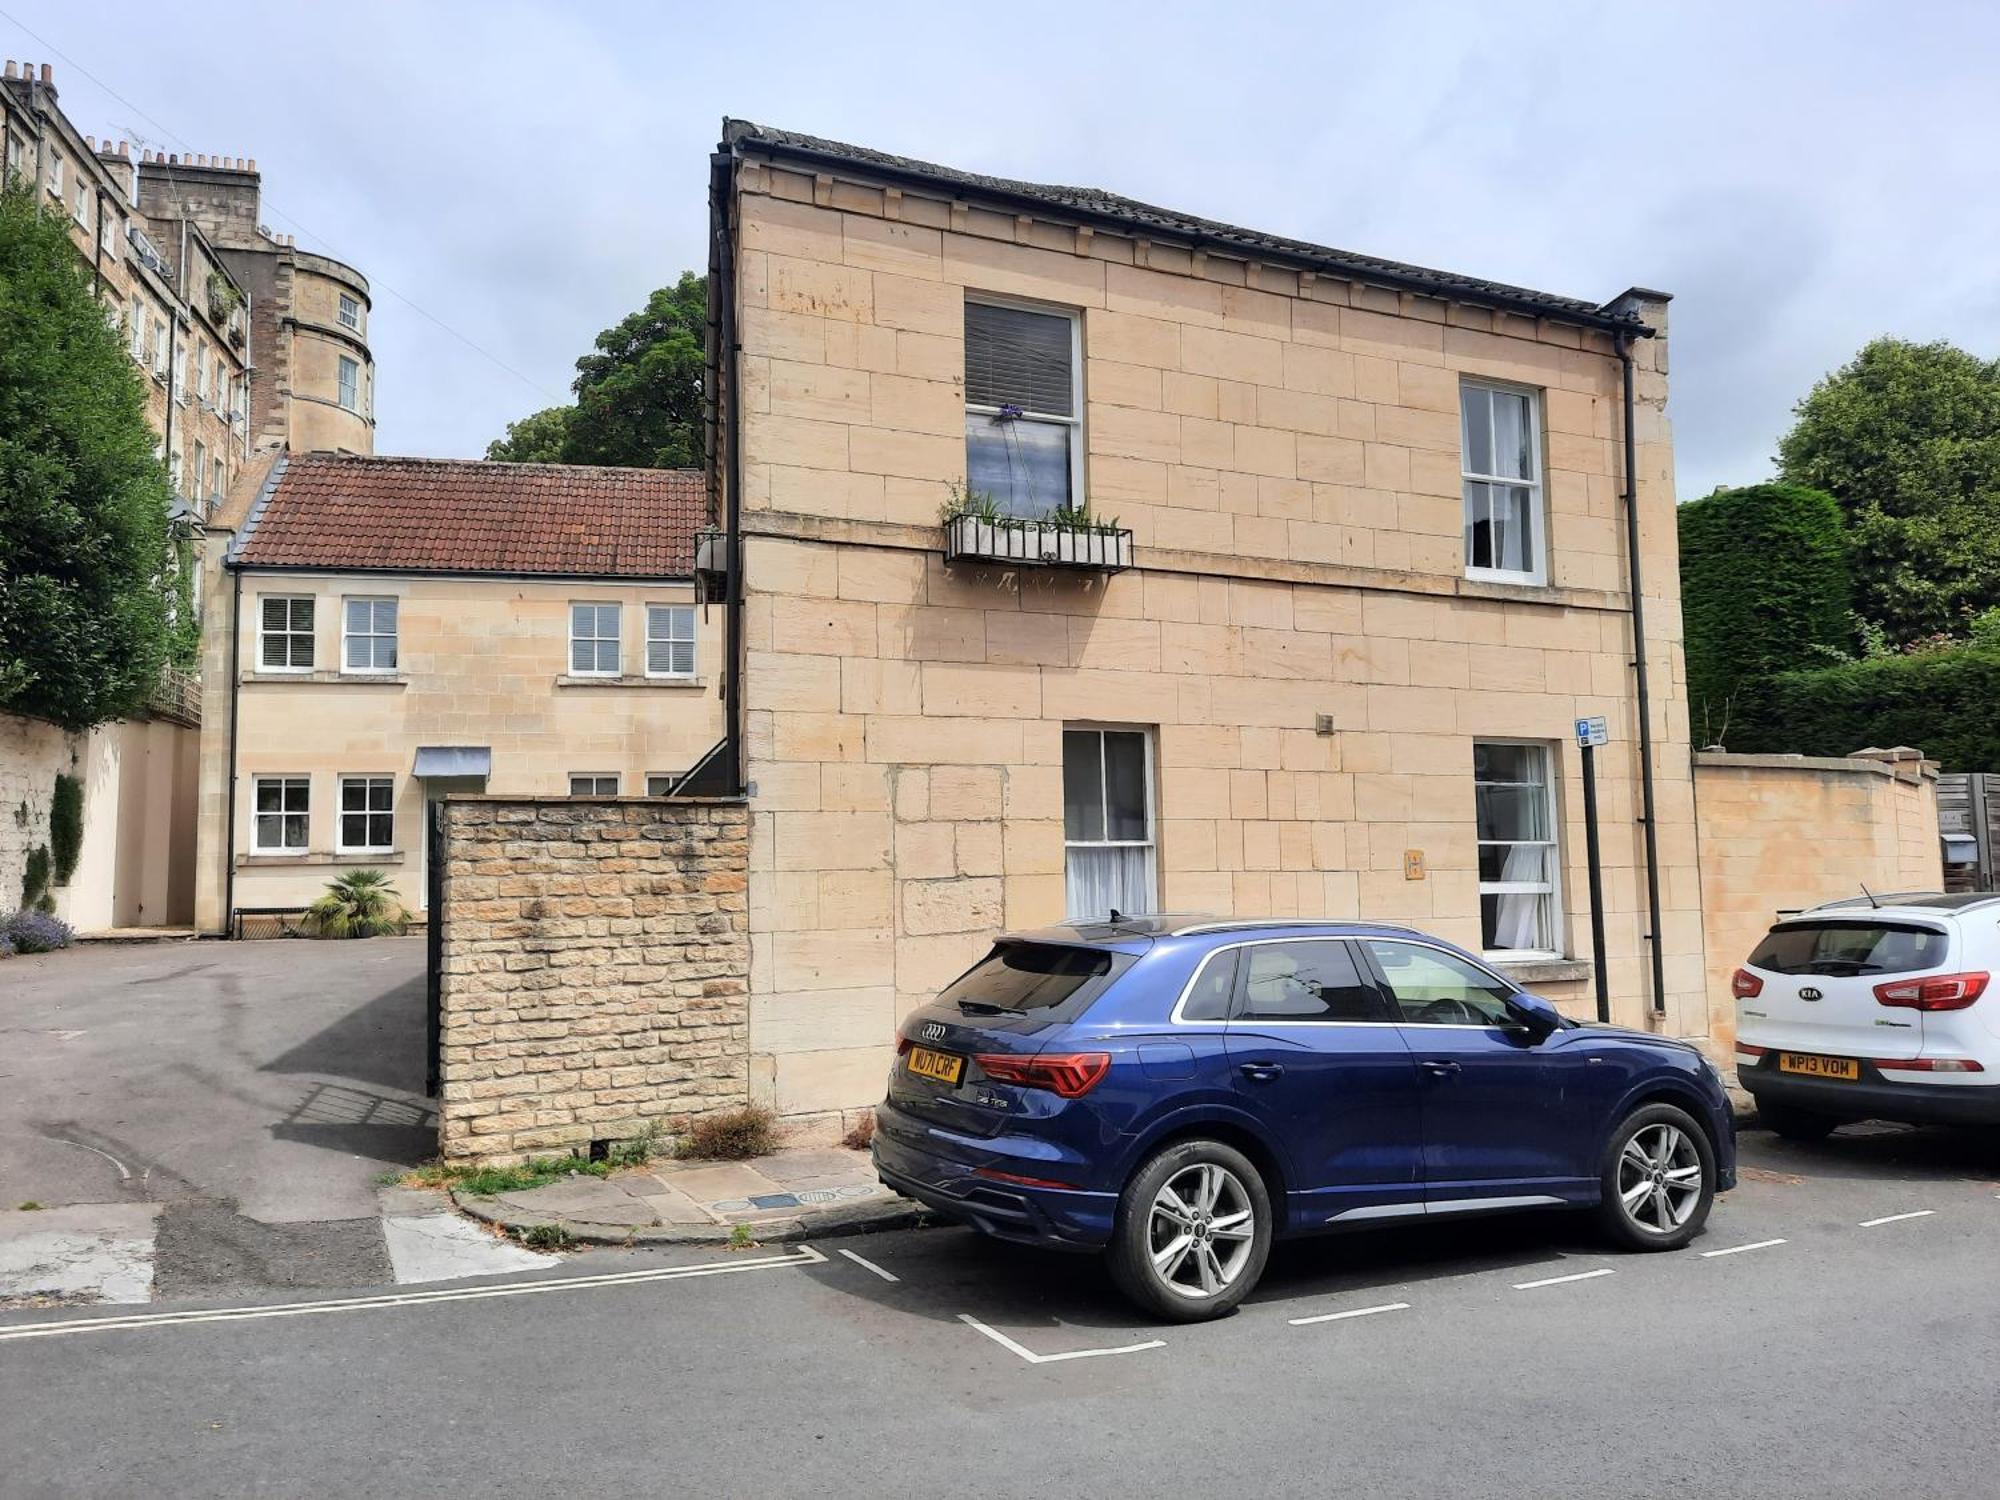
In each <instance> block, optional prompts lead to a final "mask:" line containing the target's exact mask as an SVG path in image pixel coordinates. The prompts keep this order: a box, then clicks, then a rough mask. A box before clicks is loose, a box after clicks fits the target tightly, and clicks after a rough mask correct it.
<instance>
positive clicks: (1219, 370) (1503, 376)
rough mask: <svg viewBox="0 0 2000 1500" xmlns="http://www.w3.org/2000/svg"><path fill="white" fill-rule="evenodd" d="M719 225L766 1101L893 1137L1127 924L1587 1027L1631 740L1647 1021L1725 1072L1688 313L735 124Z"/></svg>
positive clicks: (760, 1074) (755, 1073) (723, 510)
mask: <svg viewBox="0 0 2000 1500" xmlns="http://www.w3.org/2000/svg"><path fill="white" fill-rule="evenodd" d="M711 216H712V225H713V231H714V232H713V235H712V244H713V249H712V260H711V280H710V285H711V296H712V298H713V299H714V303H713V317H712V321H713V324H714V334H713V338H712V340H711V371H710V375H711V388H712V389H713V390H714V391H715V392H716V396H717V405H716V410H715V421H714V424H713V427H714V445H713V454H714V462H713V464H712V469H713V476H712V478H713V484H714V490H715V493H714V497H713V501H712V503H713V506H714V509H715V513H716V515H717V516H718V517H719V518H721V519H723V520H726V521H731V522H733V524H734V528H735V530H736V532H737V533H738V535H739V537H740V542H737V543H732V546H737V545H740V566H739V568H738V569H737V572H736V574H735V577H736V579H737V606H736V608H735V609H734V610H733V611H732V612H731V616H730V618H731V619H732V620H733V621H735V622H736V624H737V631H738V639H737V643H738V645H739V646H740V652H741V662H742V672H741V680H740V685H739V690H738V692H737V693H735V694H733V695H732V700H734V699H735V698H740V706H741V715H740V719H738V720H735V721H732V728H733V734H732V744H731V746H730V747H729V750H730V754H731V755H733V756H734V765H733V769H734V771H735V772H736V777H737V780H738V781H739V783H740V784H741V785H743V786H746V787H747V788H748V789H749V790H750V792H751V796H752V800H751V807H752V809H753V824H752V837H751V876H750V917H751V928H752V957H751V992H752V995H751V1011H750V1034H749V1049H750V1054H751V1056H750V1065H751V1080H752V1088H753V1092H754V1093H756V1094H757V1095H759V1096H760V1097H762V1098H764V1099H766V1100H769V1101H771V1102H773V1103H775V1104H776V1106H777V1107H778V1108H779V1109H780V1110H782V1111H783V1112H785V1113H787V1114H791V1115H803V1114H813V1113H818V1112H823V1111H833V1110H838V1109H842V1108H847V1107H852V1106H856V1105H861V1104H865V1103H867V1102H869V1101H871V1100H872V1099H875V1098H878V1097H879V1096H880V1090H881V1084H882V1069H883V1045H882V1038H883V1037H884V1036H885V1035H887V1034H888V1032H889V1029H890V1028H891V1027H892V1026H893V1025H894V1024H895V1023H896V1021H897V1020H898V1018H899V1017H900V1015H902V1014H903V1013H904V1012H905V1011H906V1010H907V1009H908V1008H909V1007H911V1006H912V1005H915V1004H917V1003H919V1002H920V1001H922V1000H923V999H925V998H926V997H927V996H929V995H930V994H932V993H933V992H934V991H935V990H936V989H937V988H938V987H939V986H940V985H941V984H943V983H944V982H946V981H947V980H949V979H950V978H951V977H952V976H953V975H954V974H955V973H957V972H958V971H959V970H960V969H962V968H963V967H964V966H966V965H967V964H968V963H970V962H971V961H972V960H973V959H975V958H976V957H977V956H978V954H979V953H980V952H981V951H982V948H983V945H984V944H985V943H986V942H987V940H988V939H989V938H990V937H991V936H992V935H993V934H994V933H995V932H996V931H997V930H999V929H1001V928H1019V927H1032V926H1035V925H1038V924H1042V923H1047V922H1052V921H1057V920H1060V919H1062V918H1063V917H1065V916H1066V915H1069V916H1078V915H1092V914H1094V915H1099V916H1101V915H1103V914H1104V913H1105V912H1106V910H1108V909H1109V908H1111V907H1114V906H1115V907H1119V908H1122V909H1126V910H1132V909H1146V908H1167V909H1190V908H1192V909H1201V910H1207V911H1212V912H1217V913H1222V914H1236V915H1254V914H1293V913H1299V914H1324V915H1329V916H1343V915H1346V916H1352V915H1358V914H1366V915H1368V916H1370V917H1374V918H1381V919H1388V920H1404V921H1409V922H1412V923H1415V924H1418V925H1420V926H1422V927H1425V928H1427V929H1429V930H1431V931H1434V932H1437V933H1439V934H1441V935H1443V936H1445V937H1448V938H1451V939H1454V940H1456V941H1459V942H1461V943H1464V944H1465V945H1467V946H1469V947H1472V948H1474V949H1475V950H1483V951H1484V952H1485V953H1486V955H1487V957H1488V959H1489V961H1490V962H1491V963H1493V964H1494V965H1495V966H1497V967H1499V968H1502V969H1504V970H1505V971H1507V972H1508V973H1510V974H1512V975H1515V976H1517V977H1518V978H1521V979H1522V980H1524V981H1527V982H1532V983H1533V984H1534V985H1535V986H1536V987H1537V988H1538V989H1540V990H1542V991H1543V992H1545V993H1547V994H1548V995H1550V996H1551V998H1554V999H1556V1000H1557V1001H1558V1002H1559V1003H1561V1004H1563V1005H1565V1006H1566V1007H1568V1008H1570V1009H1571V1010H1572V1011H1576V1012H1580V1013H1588V1011H1589V1010H1590V1008H1591V1005H1592V989H1593V979H1594V977H1595V976H1594V973H1593V960H1592V951H1593V942H1592V938H1593V934H1592V932H1591V929H1590V915H1589V905H1588V901H1587V897H1586V885H1587V882H1586V879H1585V871H1584V837H1583V824H1582V804H1581V795H1580V783H1579V761H1578V754H1579V752H1578V750H1577V747H1576V744H1575V742H1574V739H1573V737H1572V726H1573V722H1574V721H1575V720H1576V719H1578V718H1580V717H1586V716H1600V715H1601V716H1603V717H1604V718H1605V719H1606V720H1607V721H1608V724H1609V728H1610V734H1611V743H1610V745H1609V746H1608V747H1607V748H1606V749H1604V750H1601V751H1599V752H1598V753H1597V760H1598V783H1599V801H1600V805H1601V828H1602V835H1603V849H1604V891H1605V914H1604V922H1603V927H1604V931H1603V933H1602V941H1603V950H1604V954H1605V960H1604V961H1605V963H1606V965H1607V966H1608V970H1609V972H1608V975H1607V978H1608V989H1609V992H1610V995H1611V997H1612V1003H1613V1007H1614V1013H1615V1015H1616V1017H1617V1019H1619V1020H1622V1021H1626V1022H1632V1023H1636V1024H1646V1025H1651V1026H1654V1027H1657V1028H1660V1029H1664V1030H1666V1031H1669V1032H1673V1033H1676V1034H1681V1035H1691V1036H1697V1037H1699V1036H1704V1035H1705V1034H1706V1033H1707V1031H1708V1026H1709V1017H1708V1006H1707V1002H1706V999H1705V996H1704V988H1703V975H1704V952H1703V942H1702V930H1701V911H1700V900H1701V895H1700V883H1699V880H1698V878H1697V870H1696V850H1695V833H1694V821H1693V816H1694V809H1693V798H1692V781H1691V773H1690V768H1689V751H1688V741H1687V716H1686V705H1685V700H1684V691H1683V684H1682V675H1683V674H1682V665H1681V649H1680V642H1679V632H1680V617H1679V610H1678V608H1677V607H1676V601H1677V597H1678V579H1677V576H1676V557H1675V546H1674V521H1673V504H1674V494H1673V449H1672V440H1671V436H1670V431H1669V426H1668V421H1667V416H1666V410H1665V407H1666V398H1667V339H1666V334H1667V326H1666V319H1667V298H1666V297H1665V296H1664V295H1662V294H1659V293H1653V292H1647V291H1641V290H1634V291H1630V292H1626V293H1623V294H1621V295H1620V296H1618V297H1615V298H1612V299H1611V300H1609V301H1606V302H1602V303H1599V302H1595V301H1579V300H1575V299H1572V298H1568V297H1560V296H1553V295H1549V294H1545V293H1540V292H1533V291H1527V290H1523V289H1521V288H1517V287H1512V286H1505V285H1499V284H1496V283H1493V282H1490V281H1485V280H1481V279H1478V278H1476V277H1469V276H1461V275H1456V274H1450V273H1444V272H1439V271H1433V270H1427V269H1424V268H1420V267H1414V266H1407V265H1400V264H1397V263H1394V262H1390V261H1385V260H1379V259H1375V258H1371V257H1366V256H1360V255H1354V254H1350V253H1348V252H1344V251H1339V250H1333V249H1329V248H1326V247H1323V246H1317V245H1311V244H1306V243H1302V242H1299V241H1295V240H1289V239H1284V238H1281V237H1278V236H1275V235H1270V234H1263V233H1258V232H1254V231H1250V230H1245V229H1240V228H1236V227H1233V226H1230V225H1225V224H1219V223H1215V222H1212V221H1208V220H1204V219H1200V218H1197V217H1194V216H1191V215H1187V214H1183V213H1177V212H1172V211H1168V210H1164V209H1160V208H1156V207H1152V206H1149V205H1145V204H1140V203H1136V202H1133V201H1131V200H1129V199H1124V198H1120V197H1117V196H1115V195H1113V194H1109V193H1103V192H1097V191H1092V190H1082V189H1074V188H1060V187H1048V186H1043V185H1039V184H1034V183H1025V182H1010V181H1003V180H1000V179H995V178H989V177H982V176H976V175H973V174H969V173H966V172H961V171H956V170H953V169H949V168H944V167H938V166H934V165H930V164H927V163H923V162H915V161H910V160H906V159H903V158H899V157H892V156H887V155H883V154H881V153H879V152H874V151H869V150H864V149H860V148H856V147H851V146H845V145H841V144H838V143H835V142H829V141H823V140H817V139H814V138H811V137H806V136H799V135H792V134H788V133H784V132H779V131H773V130H767V129H763V128H761V127H758V126H755V125H751V124H748V123H744V122H738V121H732V122H729V123H727V125H726V127H725V137H724V141H723V143H722V145H721V147H720V148H719V149H718V152H717V154H716V156H715V158H714V161H713V175H712V185H711ZM732 348H733V349H735V350H737V351H738V352H736V353H734V354H733V355H730V354H727V353H726V351H729V350H731V349H732ZM1628 483H1630V484H1632V485H1633V486H1635V489H1636V492H1635V494H1634V495H1633V497H1632V501H1631V505H1630V506H1629V507H1628V505H1627V503H1626V500H1625V498H1624V495H1625V492H1626V489H1627V486H1628ZM968 488H969V490H970V491H971V492H974V493H972V494H971V495H970V497H969V499H970V504H969V506H968V505H967V504H966V501H967V499H968V496H967V490H968ZM954 505H955V506H956V508H957V510H958V512H959V513H958V514H956V515H955V516H953V515H952V511H951V510H950V509H948V507H953V506H954ZM1086 510H1087V512H1088V514H1087V515H1086V514H1084V512H1085V511H1086ZM1628 514H1629V516H1630V520H1631V525H1630V527H1629V529H1628ZM941 515H944V516H949V517H951V524H949V525H948V526H944V527H942V528H941V525H940V521H941ZM1634 538H1636V549H1637V556H1636V558H1635V556H1634V552H1633V547H1634ZM1635 577H1636V578H1637V580H1638V585H1639V586H1638V590H1637V592H1636V594H1635V592H1634V588H1633V583H1634V579H1635ZM1642 609H1643V614H1644V618H1643V622H1642V621H1641V620H1640V619H1639V618H1638V616H1639V614H1640V613H1641V611H1642ZM1635 631H1642V632H1643V633H1642V634H1640V635H1639V639H1638V642H1637V644H1638V646H1639V648H1640V649H1639V651H1638V652H1636V653H1635ZM1635 657H1636V659H1638V660H1642V661H1643V663H1644V666H1645V675H1644V678H1643V680H1642V679H1641V678H1640V677H1639V676H1638V675H1637V674H1635V672H1634V669H1633V666H1634V661H1635ZM1642 689H1643V695H1642ZM1642 712H1643V718H1642ZM1642 725H1643V728H1642ZM729 758H730V756H728V755H725V756H724V757H722V759H723V760H724V761H727V760H729ZM1648 761H1650V764H1651V767H1652V775H1651V777H1650V785H1649V784H1648V778H1647V777H1646V776H1645V775H1644V773H1643V767H1644V766H1645V765H1646V764H1647V763H1648ZM727 780H728V777H727V775H726V774H725V775H723V776H722V777H720V778H719V781H718V783H716V784H715V785H714V786H713V787H712V789H721V788H720V783H721V782H726V781H727ZM1649 799H1650V801H1651V804H1652V805H1651V808H1650V813H1651V820H1650V823H1648V822H1647V821H1645V819H1646V815H1647V813H1648V811H1649V809H1648V807H1647V802H1648V800H1649ZM1649 829H1650V837H1649V834H1648V830H1649Z"/></svg>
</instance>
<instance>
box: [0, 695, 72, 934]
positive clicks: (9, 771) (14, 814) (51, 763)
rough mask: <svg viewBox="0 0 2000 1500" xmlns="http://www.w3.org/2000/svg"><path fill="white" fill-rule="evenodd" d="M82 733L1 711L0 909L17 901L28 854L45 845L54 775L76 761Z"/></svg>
mask: <svg viewBox="0 0 2000 1500" xmlns="http://www.w3.org/2000/svg"><path fill="white" fill-rule="evenodd" d="M81 738H82V737H81V736H78V735H71V734H65V733H64V732H63V731H62V730H60V729H58V728H56V727H55V725H53V724H45V723H43V722H42V721H41V720H40V719H27V718H22V717H21V716H20V715H19V714H0V913H4V912H10V911H12V910H14V908H15V907H17V906H19V905H20V904H21V884H22V877H23V875H24V874H26V872H27V868H28V857H29V855H30V854H31V853H32V852H33V851H34V850H36V849H47V848H49V808H50V805H51V804H52V803H53V801H54V799H55V786H56V777H57V776H58V775H59V774H66V773H68V772H70V771H72V770H73V769H74V767H75V763H76V759H77V752H78V747H79V745H80V744H81Z"/></svg>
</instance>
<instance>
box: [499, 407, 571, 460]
mask: <svg viewBox="0 0 2000 1500" xmlns="http://www.w3.org/2000/svg"><path fill="white" fill-rule="evenodd" d="M571 410H572V408H570V407H567V406H547V407H544V408H542V410H540V411H538V412H535V413H533V414H531V415H529V416H525V417H523V418H521V420H520V421H518V422H509V423H508V424H507V435H506V436H505V437H503V438H495V439H494V440H493V441H492V442H490V443H488V444H487V445H486V456H487V458H488V459H490V460H491V461H493V462H494V463H506V464H559V463H561V462H562V461H563V443H564V442H565V440H567V438H568V437H569V417H570V412H571Z"/></svg>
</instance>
